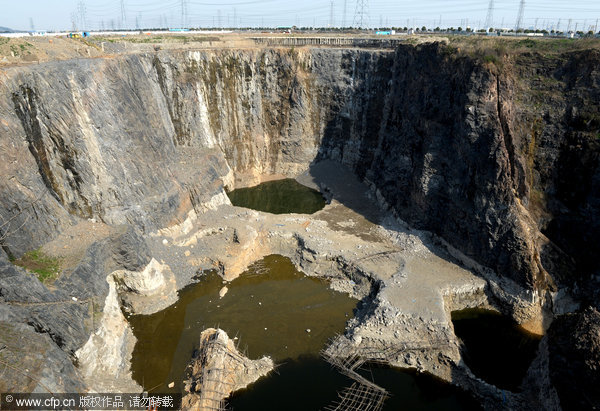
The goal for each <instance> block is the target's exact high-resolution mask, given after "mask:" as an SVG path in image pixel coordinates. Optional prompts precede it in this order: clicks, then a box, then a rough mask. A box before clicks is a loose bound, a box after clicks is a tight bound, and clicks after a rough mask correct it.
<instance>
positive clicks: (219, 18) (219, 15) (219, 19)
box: [217, 9, 223, 28]
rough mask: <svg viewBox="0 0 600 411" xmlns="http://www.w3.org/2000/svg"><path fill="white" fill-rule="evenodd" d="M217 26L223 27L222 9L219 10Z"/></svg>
mask: <svg viewBox="0 0 600 411" xmlns="http://www.w3.org/2000/svg"><path fill="white" fill-rule="evenodd" d="M217 24H218V25H219V26H218V27H219V28H221V27H223V26H221V9H219V10H217Z"/></svg>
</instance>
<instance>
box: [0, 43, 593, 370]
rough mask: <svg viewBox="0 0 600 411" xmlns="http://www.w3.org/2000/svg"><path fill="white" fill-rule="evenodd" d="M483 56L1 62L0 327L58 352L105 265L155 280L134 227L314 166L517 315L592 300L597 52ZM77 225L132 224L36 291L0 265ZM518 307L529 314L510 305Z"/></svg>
mask: <svg viewBox="0 0 600 411" xmlns="http://www.w3.org/2000/svg"><path fill="white" fill-rule="evenodd" d="M485 60H486V59H483V58H477V57H473V56H472V55H469V54H467V53H462V52H459V51H458V50H456V49H454V48H453V47H451V46H447V45H445V44H426V45H419V46H412V45H403V46H399V47H398V48H397V49H396V50H394V51H384V50H360V49H334V48H330V49H320V48H300V49H284V48H277V49H269V48H264V49H263V48H252V49H247V50H232V49H223V50H217V49H212V50H201V51H190V50H170V51H159V52H155V53H139V54H123V55H120V56H117V57H114V58H103V59H84V60H71V61H63V62H48V63H43V64H39V65H35V66H33V65H32V66H23V67H12V68H8V69H6V70H4V71H3V72H2V73H1V74H2V77H0V112H1V113H2V119H1V120H0V153H1V156H2V157H1V158H2V161H0V176H2V178H1V179H0V246H1V248H2V250H3V251H2V252H1V253H0V254H1V256H0V299H1V300H2V302H3V304H2V305H1V306H0V308H1V310H0V321H17V322H21V323H26V324H29V325H30V326H31V327H33V329H35V330H36V331H37V332H40V333H43V334H46V336H45V337H44V338H45V340H48V339H47V338H46V337H48V338H49V339H50V340H51V341H52V344H55V345H56V347H59V348H60V349H61V350H62V351H61V352H64V353H65V355H67V356H71V357H72V356H74V355H75V353H76V352H78V350H80V349H81V348H82V347H83V346H84V345H85V344H86V343H87V342H88V341H89V336H90V334H91V333H92V331H100V330H101V325H100V324H98V323H96V322H95V320H94V315H93V313H94V312H96V313H100V312H102V311H103V307H105V306H106V307H108V308H110V307H112V305H111V304H113V303H114V301H113V299H112V294H111V293H110V290H111V288H110V287H111V286H110V285H109V283H107V281H106V278H107V275H108V274H110V273H112V272H113V271H116V270H125V271H127V272H128V275H127V276H124V277H122V278H121V279H122V280H123V285H124V286H123V288H122V289H121V291H123V290H126V289H128V288H129V289H132V288H135V289H136V290H138V291H140V290H141V292H140V295H141V294H144V293H146V294H148V293H151V292H150V291H152V290H150V289H151V288H153V287H154V286H155V285H156V284H158V283H159V282H161V281H165V280H166V279H167V277H163V279H162V280H161V279H160V278H159V276H155V278H154V280H156V281H150V282H149V283H148V284H142V283H140V282H139V281H137V280H136V278H135V277H136V275H137V274H132V273H139V272H142V271H143V269H144V268H145V267H146V266H147V265H148V263H149V262H150V260H151V256H150V255H149V252H148V249H147V247H146V245H145V243H144V240H143V235H146V234H149V233H151V232H156V231H157V230H159V229H163V228H165V227H175V226H176V224H177V223H181V227H180V228H181V230H183V231H185V230H187V229H188V228H189V227H188V228H186V222H187V221H192V220H193V219H194V217H195V216H196V217H197V216H198V215H200V214H202V213H204V212H205V211H206V210H208V209H214V208H216V207H219V205H222V204H227V203H228V202H229V200H228V199H227V196H226V195H225V192H224V188H225V187H229V188H234V187H235V186H236V185H244V184H249V183H252V182H256V181H258V180H259V179H260V178H261V176H264V175H268V174H280V175H286V176H295V175H297V174H299V173H300V172H302V171H305V170H307V169H308V168H309V167H310V166H311V164H312V163H313V162H314V161H315V160H333V161H335V162H338V163H342V164H344V165H346V166H347V167H348V168H350V169H351V170H352V171H353V173H355V174H356V175H357V176H358V177H359V178H360V179H362V180H364V181H366V182H367V183H368V184H369V185H370V186H371V188H372V191H373V195H374V197H375V198H377V200H378V201H379V202H380V203H381V204H382V205H384V206H385V207H388V208H389V209H390V210H391V211H392V212H393V213H394V214H396V215H397V216H399V217H401V218H402V219H404V220H406V221H407V222H408V223H410V224H411V225H412V226H414V227H416V228H420V229H426V230H430V231H432V232H434V233H435V234H437V235H439V236H440V237H441V238H442V239H444V240H445V241H446V242H448V243H449V244H450V245H451V246H453V247H455V248H456V249H458V250H459V251H460V252H462V253H463V254H464V255H466V256H467V257H468V258H469V259H470V260H472V261H473V262H474V263H473V266H475V267H477V269H478V270H479V272H481V273H487V274H489V273H492V274H489V275H496V274H497V276H498V278H500V280H499V281H495V282H494V284H497V285H495V286H494V287H495V288H494V290H493V291H494V292H495V293H496V295H498V294H503V295H504V297H506V298H504V301H508V303H507V304H508V305H510V306H509V307H508V308H507V311H512V314H513V316H514V317H515V318H516V319H518V320H519V321H520V322H522V323H525V322H527V321H528V320H529V319H531V318H532V317H536V316H537V317H541V316H542V315H541V313H542V307H543V308H544V309H546V310H552V309H554V310H555V311H556V312H560V311H562V310H563V309H562V308H560V307H565V306H566V305H565V304H564V299H563V297H561V296H564V295H568V294H572V295H574V296H575V297H577V298H579V299H580V300H582V301H583V302H584V303H589V304H598V301H600V300H599V299H598V290H599V289H600V287H598V282H599V281H600V276H599V275H598V270H599V268H600V266H599V265H598V264H600V263H599V262H598V259H597V255H598V251H600V249H599V247H600V245H599V244H600V243H599V242H598V241H596V239H597V238H598V234H599V232H600V220H599V216H600V189H599V187H600V186H599V184H600V167H598V161H599V160H598V159H599V153H600V140H599V138H598V137H599V136H600V72H599V71H598V67H600V52H598V50H587V51H586V50H584V51H573V52H555V53H550V54H549V55H542V54H539V53H533V52H532V53H520V54H515V55H510V54H509V55H506V56H501V58H500V63H501V64H502V68H501V69H500V68H499V67H497V66H495V65H494V64H493V63H486V62H485ZM500 63H499V64H500ZM349 204H350V202H349ZM349 207H351V204H350V205H349ZM186 217H188V219H187V220H186ZM81 219H95V220H98V221H101V222H103V223H106V224H107V225H110V226H111V227H116V226H121V225H123V226H127V227H129V228H127V229H125V228H124V229H123V230H121V232H120V233H119V234H118V235H115V236H113V237H111V238H109V239H106V240H102V241H99V242H97V243H95V244H94V245H93V246H91V247H90V248H89V250H88V251H87V253H86V255H85V256H84V257H83V259H82V261H81V262H80V264H79V265H78V266H77V267H76V268H75V269H74V270H72V271H69V272H66V273H64V274H63V276H62V277H61V278H60V279H59V280H58V281H57V282H56V284H55V289H52V290H50V289H48V288H47V287H45V286H44V285H42V284H41V283H39V281H37V279H35V278H34V277H32V276H30V275H28V274H27V273H25V272H24V271H23V270H21V269H19V268H15V267H13V266H12V264H10V262H9V261H8V259H9V257H20V256H21V255H23V254H24V253H25V252H26V251H28V250H32V249H35V248H38V247H39V246H40V245H42V244H44V243H45V242H47V241H49V240H50V239H52V238H54V237H55V236H56V235H57V234H58V233H61V232H64V231H65V229H66V228H67V227H69V226H72V225H74V224H76V223H77V222H78V221H81ZM184 220H185V221H184ZM190 224H191V223H190ZM254 251H255V250H252V249H249V250H247V251H246V252H247V259H248V260H250V259H251V258H254V256H255V254H256V253H255V252H254ZM153 272H154V273H155V274H156V270H155V271H153ZM487 274H486V275H487ZM125 277H127V278H128V280H127V281H129V280H131V281H133V282H132V283H130V284H129V286H128V285H127V281H125ZM143 280H144V281H145V280H146V279H143ZM144 281H142V282H144ZM134 283H135V284H134ZM140 287H141V288H140ZM115 290H116V285H115ZM129 291H131V290H129ZM557 291H558V293H555V292H557ZM107 296H111V298H110V299H107ZM73 297H75V298H76V299H77V301H74V300H72V298H73ZM115 298H116V297H115ZM524 300H527V302H528V303H529V306H531V305H537V306H538V307H539V310H538V311H537V312H527V310H525V309H523V310H522V311H519V310H520V309H519V301H524ZM67 301H71V302H69V303H67ZM108 303H110V304H108ZM85 304H91V309H90V307H88V306H87V305H85ZM113 308H114V307H113ZM90 311H91V313H92V314H90ZM113 311H114V310H113ZM115 313H116V312H115ZM546 313H547V311H546ZM574 326H576V324H575V323H573V322H566V323H565V327H566V328H565V329H568V328H569V327H574ZM557 327H558V326H557ZM105 334H106V335H109V334H108V333H105ZM552 341H558V340H550V343H549V347H550V348H549V350H550V352H551V353H552V350H553V347H552V344H553V343H552ZM98 345H99V344H96V346H98ZM125 345H126V344H125ZM89 351H90V353H91V352H92V351H93V350H91V349H90V350H89ZM550 355H552V354H550ZM63 360H64V358H62V359H60V361H63ZM57 361H59V359H57ZM550 367H551V368H552V366H550Z"/></svg>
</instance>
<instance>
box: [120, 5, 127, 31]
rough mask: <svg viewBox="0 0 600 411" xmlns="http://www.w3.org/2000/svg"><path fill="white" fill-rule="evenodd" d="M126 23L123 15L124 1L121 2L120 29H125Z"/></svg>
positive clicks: (125, 16) (125, 17)
mask: <svg viewBox="0 0 600 411" xmlns="http://www.w3.org/2000/svg"><path fill="white" fill-rule="evenodd" d="M126 22H127V15H126V13H125V0H121V24H120V26H121V28H125V24H126Z"/></svg>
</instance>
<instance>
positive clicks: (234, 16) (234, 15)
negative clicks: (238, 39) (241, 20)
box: [233, 7, 237, 29]
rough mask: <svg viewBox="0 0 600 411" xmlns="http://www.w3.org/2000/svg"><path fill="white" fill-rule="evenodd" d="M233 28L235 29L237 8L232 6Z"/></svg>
mask: <svg viewBox="0 0 600 411" xmlns="http://www.w3.org/2000/svg"><path fill="white" fill-rule="evenodd" d="M233 28H235V29H237V8H235V7H234V8H233Z"/></svg>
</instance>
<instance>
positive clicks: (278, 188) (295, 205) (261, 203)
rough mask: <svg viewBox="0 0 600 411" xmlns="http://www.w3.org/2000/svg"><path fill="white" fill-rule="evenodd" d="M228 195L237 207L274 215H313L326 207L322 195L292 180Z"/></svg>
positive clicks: (288, 179) (270, 183)
mask: <svg viewBox="0 0 600 411" xmlns="http://www.w3.org/2000/svg"><path fill="white" fill-rule="evenodd" d="M227 195H228V196H229V199H230V200H231V203H232V204H233V205H235V206H238V207H246V208H251V209H253V210H258V211H265V212H267V213H272V214H286V213H299V214H312V213H314V212H317V211H319V210H321V209H322V208H323V207H325V199H324V198H323V196H322V195H321V193H319V192H318V191H317V190H313V189H312V188H309V187H306V186H304V185H302V184H300V183H298V182H297V181H296V180H294V179H292V178H286V179H283V180H275V181H267V182H265V183H262V184H259V185H257V186H254V187H247V188H239V189H236V190H233V191H230V192H229V193H227Z"/></svg>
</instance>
